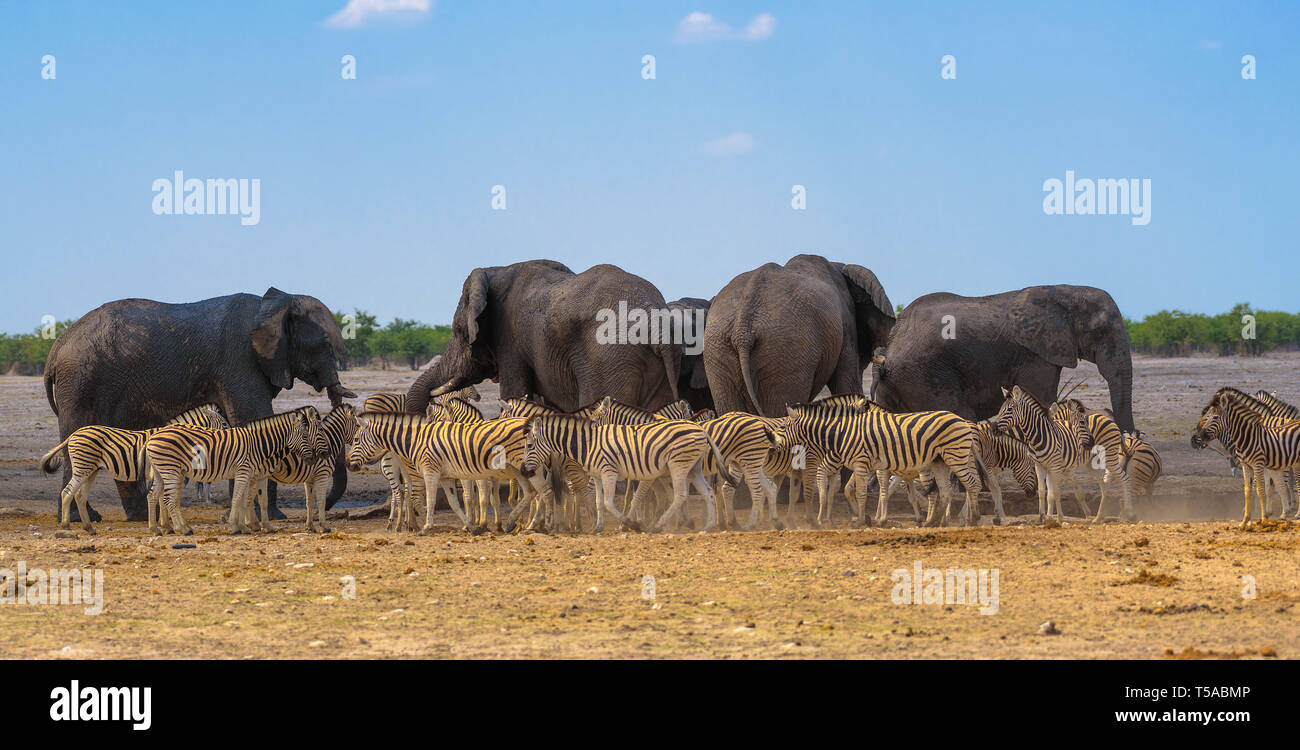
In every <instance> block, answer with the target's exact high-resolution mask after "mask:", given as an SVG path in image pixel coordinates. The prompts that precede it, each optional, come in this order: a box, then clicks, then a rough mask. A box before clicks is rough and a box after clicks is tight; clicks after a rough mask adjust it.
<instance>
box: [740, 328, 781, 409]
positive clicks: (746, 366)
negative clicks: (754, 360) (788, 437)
mask: <svg viewBox="0 0 1300 750" xmlns="http://www.w3.org/2000/svg"><path fill="white" fill-rule="evenodd" d="M749 349H750V342H748V341H746V342H744V343H742V344H740V345H739V346H737V347H736V355H737V357H738V358H739V359H740V376H741V377H742V378H744V379H745V390H746V391H747V392H748V393H749V400H750V401H752V402H753V405H754V413H755V414H760V415H762V416H773V415H770V414H763V406H762V402H761V401H759V400H758V388H757V387H755V385H754V368H753V367H752V366H751V365H750V362H749Z"/></svg>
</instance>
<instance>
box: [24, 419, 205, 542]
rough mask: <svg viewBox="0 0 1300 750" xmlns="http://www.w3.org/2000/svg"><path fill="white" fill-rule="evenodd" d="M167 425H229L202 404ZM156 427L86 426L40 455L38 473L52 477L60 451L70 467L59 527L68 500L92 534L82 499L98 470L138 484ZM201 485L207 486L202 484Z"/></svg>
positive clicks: (66, 517) (60, 462)
mask: <svg viewBox="0 0 1300 750" xmlns="http://www.w3.org/2000/svg"><path fill="white" fill-rule="evenodd" d="M167 424H168V425H191V426H194V427H201V428H203V429H208V430H223V429H225V428H227V427H229V426H230V425H229V424H228V423H227V422H226V419H225V417H223V416H221V412H220V411H219V410H218V409H217V407H216V405H214V404H204V405H203V406H199V407H196V408H194V409H190V410H188V411H185V412H183V413H181V414H180V415H178V416H176V417H173V418H172V419H171V420H169V421H168V422H167ZM158 429H159V428H153V429H149V430H124V429H122V428H119V427H104V426H101V425H88V426H86V427H82V428H80V429H78V430H75V431H74V432H73V433H72V434H71V435H69V436H68V437H67V438H66V439H65V440H64V441H63V442H61V443H59V444H58V445H56V446H54V447H53V448H51V449H50V450H49V451H48V452H46V453H45V455H43V456H41V460H40V467H41V471H42V472H44V473H46V474H53V473H54V472H56V471H58V469H59V467H60V466H62V465H63V454H64V449H65V448H66V449H67V455H68V458H69V461H70V465H71V466H72V478H71V479H70V480H68V483H67V485H65V486H64V487H63V491H62V492H61V493H60V505H59V521H60V525H61V526H62V528H65V529H67V528H71V522H70V520H69V515H70V513H71V510H72V501H73V500H76V502H77V511H78V512H79V513H80V514H81V526H82V528H83V529H85V530H86V531H88V532H90V533H92V534H93V533H95V529H94V526H92V525H91V523H90V514H89V512H88V510H87V507H86V500H87V499H88V498H89V497H90V489H91V487H93V486H94V484H95V477H97V476H98V475H99V472H100V471H101V470H107V471H108V473H109V475H110V476H112V477H113V479H115V480H117V481H119V482H140V481H143V480H145V479H146V478H147V477H148V475H149V471H148V468H147V461H146V460H145V453H144V446H145V441H146V440H147V439H148V438H149V436H150V435H152V434H153V433H154V432H156V431H157V430H158ZM203 486H205V487H206V486H207V483H206V482H205V483H204V485H203Z"/></svg>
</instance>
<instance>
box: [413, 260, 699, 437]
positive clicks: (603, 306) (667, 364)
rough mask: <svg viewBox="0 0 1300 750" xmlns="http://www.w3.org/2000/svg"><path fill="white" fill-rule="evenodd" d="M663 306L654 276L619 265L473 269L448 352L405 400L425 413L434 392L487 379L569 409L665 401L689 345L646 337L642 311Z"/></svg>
mask: <svg viewBox="0 0 1300 750" xmlns="http://www.w3.org/2000/svg"><path fill="white" fill-rule="evenodd" d="M663 310H666V306H665V304H664V298H663V295H661V294H660V293H659V290H658V289H656V288H655V287H654V285H653V284H651V283H650V282H648V281H646V280H645V279H643V278H641V277H639V276H634V275H633V274H630V273H628V272H626V271H624V270H623V269H621V268H618V267H617V266H611V265H598V266H592V267H591V268H588V269H587V270H586V271H583V272H582V273H578V274H575V273H574V272H573V271H571V270H569V268H568V267H566V266H565V265H564V264H562V263H557V262H555V261H552V260H530V261H525V262H522V263H514V264H511V265H508V266H495V267H492V268H476V269H474V270H473V271H472V272H470V275H469V277H468V278H467V279H465V284H464V286H463V287H462V289H461V295H460V302H459V303H458V304H457V305H456V312H455V314H454V316H453V317H452V326H451V327H452V335H451V340H450V341H449V342H448V344H447V350H446V351H445V352H443V355H442V357H440V358H439V359H437V360H435V361H434V363H433V364H431V365H430V366H429V367H428V368H427V369H426V370H425V371H424V372H423V373H421V374H420V376H419V377H418V378H416V380H415V382H414V383H413V384H412V385H411V388H410V390H409V391H408V392H407V394H406V408H407V410H408V411H411V412H412V413H417V414H423V413H424V410H425V408H426V406H427V405H428V402H429V399H430V397H431V396H438V395H442V394H443V393H447V392H449V391H453V390H456V389H457V388H463V387H464V386H467V385H474V384H476V383H479V382H481V381H483V380H487V379H492V380H496V381H497V382H499V383H500V384H501V398H503V399H506V398H516V397H522V396H526V395H534V396H541V397H542V398H544V399H545V400H546V402H547V403H549V404H551V405H554V406H556V407H557V408H560V409H563V410H565V411H574V410H577V409H579V408H581V407H583V406H586V405H588V404H591V403H593V402H595V401H596V400H598V399H600V398H603V397H605V396H613V397H614V398H615V399H617V400H619V401H623V402H624V403H628V404H634V405H636V406H641V407H644V408H647V409H655V408H658V407H660V406H663V405H664V404H667V403H669V402H671V401H675V400H676V399H677V375H678V370H679V367H680V365H681V355H682V346H681V344H680V343H672V342H671V337H670V336H666V335H660V336H657V337H650V336H648V334H649V331H648V330H647V329H642V328H638V327H637V321H638V320H640V319H641V315H639V314H637V312H636V311H641V312H642V313H646V314H649V313H653V312H655V311H663ZM656 328H657V329H658V327H656ZM660 333H661V334H662V331H660ZM647 338H657V339H658V343H655V342H649V341H646V340H645V339H647ZM625 342H635V343H625Z"/></svg>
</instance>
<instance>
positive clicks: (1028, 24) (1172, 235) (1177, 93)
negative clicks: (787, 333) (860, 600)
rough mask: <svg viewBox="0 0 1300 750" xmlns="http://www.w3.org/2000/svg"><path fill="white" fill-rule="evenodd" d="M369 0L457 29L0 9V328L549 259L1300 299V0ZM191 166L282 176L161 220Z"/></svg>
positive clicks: (673, 271) (889, 281) (376, 298)
mask: <svg viewBox="0 0 1300 750" xmlns="http://www.w3.org/2000/svg"><path fill="white" fill-rule="evenodd" d="M352 2H354V3H360V5H357V6H356V7H357V8H364V7H370V6H379V7H382V6H385V5H391V4H401V3H413V4H414V5H416V6H419V5H427V6H429V7H428V10H420V9H419V8H416V9H414V10H410V9H408V10H405V11H401V12H395V13H394V12H388V13H383V12H381V13H371V14H369V15H367V14H365V13H361V14H359V15H357V14H351V15H346V14H345V15H344V16H341V17H339V18H340V19H341V20H340V21H339V22H337V23H334V24H331V23H327V22H326V21H327V19H330V18H331V17H333V16H335V14H336V13H339V12H340V11H343V10H344V8H345V6H347V5H348V4H349V0H321V1H319V2H317V1H313V2H305V1H304V2H289V1H286V2H274V3H268V2H223V3H205V4H200V3H175V2H130V3H126V2H121V3H112V2H53V1H51V2H39V3H38V2H26V1H21V2H6V3H3V4H0V91H2V92H3V101H4V107H3V111H4V116H3V117H0V170H2V171H0V174H2V175H3V179H0V252H3V253H4V257H5V258H6V259H7V260H8V261H9V263H8V264H7V268H8V270H9V274H8V276H9V278H8V283H6V284H5V285H4V286H5V291H6V294H5V296H4V298H3V300H0V330H3V331H9V332H20V331H28V330H31V329H32V328H33V327H35V326H36V325H37V324H38V323H39V321H40V319H41V317H42V316H43V315H54V316H56V317H57V318H59V319H63V318H69V317H75V316H78V315H81V314H83V313H84V312H86V311H87V310H89V309H91V308H93V307H95V306H97V305H99V304H102V303H103V302H106V301H109V300H112V299H119V298H123V297H137V296H138V297H148V298H152V299H158V300H164V301H175V302H179V301H190V300H196V299H203V298H206V297H211V296H217V295H221V294H229V293H232V292H237V291H248V292H256V293H260V292H262V291H263V290H265V289H266V287H268V286H271V285H274V286H278V287H280V288H282V289H284V290H286V291H293V292H305V293H310V294H314V295H316V296H317V297H319V298H320V299H321V300H322V301H324V302H325V303H326V304H327V305H330V306H331V307H335V308H340V307H342V308H346V309H351V308H352V307H354V306H355V307H361V308H363V309H367V310H369V311H371V312H373V313H375V314H377V315H378V316H379V317H380V319H381V320H385V321H386V320H388V319H390V318H392V317H394V316H400V317H404V318H416V319H420V320H425V321H428V322H446V321H448V320H450V318H451V313H452V311H453V308H454V306H455V303H456V300H457V297H458V295H459V292H460V286H461V284H462V282H463V281H464V278H465V276H466V275H467V274H468V272H469V271H470V270H471V269H472V268H474V267H476V266H486V265H498V264H505V263H510V262H514V261H517V260H525V259H529V258H539V257H547V258H553V259H556V260H560V261H563V262H565V263H567V264H569V265H570V266H571V267H573V268H574V269H575V270H582V269H584V268H587V267H588V266H590V265H593V264H596V263H604V262H609V263H616V264H618V265H620V266H622V267H623V268H625V269H627V270H629V271H631V272H633V273H636V274H638V275H641V276H643V277H645V278H647V279H649V280H650V281H652V282H654V283H655V284H656V285H658V287H659V288H660V290H661V291H662V292H663V294H664V296H665V298H666V299H669V300H671V299H676V298H678V297H682V296H698V297H711V296H713V295H714V294H716V293H717V291H718V290H719V289H720V288H721V287H722V286H724V285H725V284H726V283H727V282H728V281H729V280H730V279H731V278H732V277H733V276H735V275H736V274H738V273H741V272H743V271H746V270H749V269H751V268H754V267H756V266H758V265H760V264H762V263H764V262H767V261H777V262H784V261H785V260H786V259H787V258H788V257H789V256H791V255H793V254H795V253H799V252H816V253H820V254H823V255H825V256H827V257H829V258H831V259H834V260H841V261H845V262H855V263H860V264H862V265H865V266H867V267H869V268H871V269H873V270H874V271H875V272H876V274H877V275H878V276H879V277H880V279H881V281H882V283H883V284H884V285H885V288H886V291H887V292H888V293H889V295H890V297H891V298H892V299H893V300H894V301H895V302H896V303H907V302H910V301H911V300H912V299H914V298H916V297H918V296H920V295H922V294H925V293H927V292H931V291H940V290H942V291H952V292H957V293H961V294H972V295H975V294H989V293H993V292H998V291H1004V290H1007V289H1015V288H1019V287H1022V286H1026V285H1031V284H1046V283H1078V284H1092V285H1096V286H1100V287H1102V288H1105V289H1107V290H1109V291H1110V292H1111V293H1112V295H1113V296H1114V297H1115V299H1116V300H1117V302H1118V303H1119V305H1120V308H1121V309H1122V310H1123V311H1124V312H1125V314H1126V315H1127V316H1129V317H1141V316H1143V315H1145V314H1148V313H1151V312H1154V311H1156V310H1159V309H1162V308H1180V309H1185V310H1192V311H1199V312H1220V311H1223V310H1226V309H1228V308H1230V307H1231V305H1233V304H1234V303H1236V302H1240V301H1246V300H1249V301H1250V302H1252V303H1253V304H1255V305H1256V306H1258V307H1263V308H1269V309H1283V310H1289V311H1297V310H1300V302H1297V301H1296V295H1295V293H1294V286H1295V281H1296V279H1297V278H1300V258H1298V254H1297V252H1296V250H1297V247H1296V237H1297V236H1298V235H1300V211H1297V209H1296V206H1295V199H1296V197H1297V192H1298V191H1297V176H1298V175H1300V145H1297V139H1296V134H1297V123H1298V122H1300V46H1298V45H1296V43H1295V39H1296V37H1297V32H1300V6H1297V5H1296V4H1294V3H1284V2H1278V3H1258V4H1256V3H1222V4H1220V3H1137V4H1134V3H1105V2H1103V3H1086V4H1068V5H1067V4H1063V3H1061V4H1050V5H1053V6H1055V7H1043V6H1044V4H1043V3H1040V2H1030V3H1023V4H1022V3H998V4H992V5H990V4H974V3H917V2H899V3H863V2H842V3H838V2H837V3H831V2H819V3H809V2H801V3H797V2H763V3H739V2H715V1H711V0H710V1H706V2H699V1H696V0H692V2H688V3H679V2H671V1H670V2H657V3H633V2H617V3H612V2H546V3H538V2H523V1H522V0H515V1H512V2H504V1H498V2H492V1H489V0H475V1H474V2H469V0H438V1H437V2H436V3H435V2H424V1H423V0H352ZM349 13H350V12H349ZM693 13H698V14H709V17H708V18H705V17H704V16H700V15H696V16H691V14H693ZM357 18H360V23H359V24H354V25H353V26H351V27H349V26H348V25H347V22H349V21H355V20H356V19H357ZM724 25H725V28H724ZM46 54H52V55H54V56H55V59H56V75H57V77H56V78H55V79H54V80H44V79H43V78H42V77H41V70H42V63H41V58H42V56H43V55H46ZM349 54H350V55H353V56H355V58H356V61H357V78H356V80H344V79H343V78H342V77H341V76H340V69H341V67H342V66H341V62H340V59H341V58H342V56H344V55H349ZM646 54H652V55H654V56H655V58H656V75H657V77H656V79H655V80H643V79H642V77H641V68H642V64H641V58H642V56H643V55H646ZM1246 54H1250V55H1254V56H1255V58H1256V61H1257V62H1256V65H1257V78H1256V79H1255V80H1243V78H1242V76H1241V70H1242V67H1243V66H1242V63H1241V62H1240V61H1241V58H1242V56H1243V55H1246ZM944 55H953V56H955V58H956V61H957V78H956V79H955V80H944V79H942V78H941V76H940V69H941V62H940V60H941V58H942V57H943V56H944ZM177 169H180V170H184V172H185V173H186V175H187V176H191V177H200V178H227V177H236V178H238V177H246V178H258V179H260V180H261V220H260V223H259V224H257V225H256V226H247V227H246V226H241V224H240V222H239V220H238V219H237V218H236V217H230V216H157V215H155V214H154V213H153V212H152V210H151V201H152V199H153V193H152V190H151V185H152V183H153V181H154V180H155V179H158V178H162V177H167V178H170V177H171V175H172V172H173V171H174V170H177ZM1066 170H1073V171H1075V172H1076V174H1077V175H1078V176H1079V177H1093V178H1149V179H1151V180H1152V195H1151V204H1152V208H1151V222H1150V224H1148V225H1146V226H1133V225H1132V224H1131V223H1130V221H1129V217H1126V216H1049V215H1046V214H1045V213H1044V212H1043V208H1042V201H1043V197H1044V193H1043V189H1042V185H1043V182H1044V180H1047V179H1050V178H1058V179H1063V178H1064V175H1065V171H1066ZM796 184H800V185H804V186H805V187H806V189H807V209H806V210H803V211H796V210H792V209H791V206H790V200H791V187H792V186H793V185H796ZM494 185H503V186H505V187H506V190H507V210H505V211H494V210H492V207H491V198H492V195H491V189H492V187H493V186H494Z"/></svg>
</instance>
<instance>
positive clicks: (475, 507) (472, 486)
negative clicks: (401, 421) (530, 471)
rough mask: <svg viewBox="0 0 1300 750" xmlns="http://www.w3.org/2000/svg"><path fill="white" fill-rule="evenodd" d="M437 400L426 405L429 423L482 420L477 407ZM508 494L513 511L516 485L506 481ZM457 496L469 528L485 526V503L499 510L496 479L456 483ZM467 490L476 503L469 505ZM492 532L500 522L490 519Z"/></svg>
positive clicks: (498, 488)
mask: <svg viewBox="0 0 1300 750" xmlns="http://www.w3.org/2000/svg"><path fill="white" fill-rule="evenodd" d="M438 398H439V399H440V401H436V402H430V404H429V410H428V419H429V421H431V422H466V423H471V424H473V423H477V422H482V421H484V418H483V412H481V411H479V409H478V407H476V406H474V405H473V404H471V403H469V402H468V401H465V400H463V399H460V398H447V397H445V396H439V397H438ZM509 485H510V489H509V494H508V496H507V497H506V503H507V504H508V505H509V506H510V507H511V508H512V509H513V508H514V507H515V503H516V502H518V498H519V483H518V482H516V481H515V480H513V479H512V480H510V482H509ZM460 487H461V497H463V498H465V514H466V515H467V516H468V517H469V519H470V525H471V526H473V527H478V526H484V525H486V524H487V507H488V504H489V501H490V503H491V505H492V507H493V509H494V513H495V512H496V511H497V510H499V508H500V505H501V500H500V496H499V492H500V483H499V481H498V480H496V479H479V480H477V481H475V482H471V481H470V480H466V479H462V480H460ZM471 490H477V492H478V502H477V503H475V504H471V502H470V498H471V497H472V492H471ZM494 519H495V520H494V523H495V529H496V530H497V531H500V530H501V519H500V518H497V517H495V516H494Z"/></svg>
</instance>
